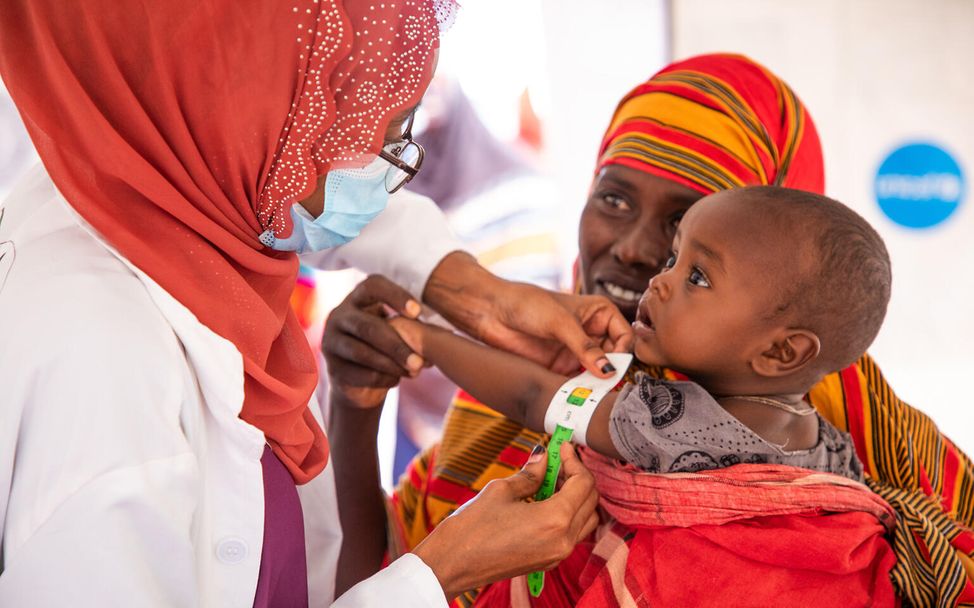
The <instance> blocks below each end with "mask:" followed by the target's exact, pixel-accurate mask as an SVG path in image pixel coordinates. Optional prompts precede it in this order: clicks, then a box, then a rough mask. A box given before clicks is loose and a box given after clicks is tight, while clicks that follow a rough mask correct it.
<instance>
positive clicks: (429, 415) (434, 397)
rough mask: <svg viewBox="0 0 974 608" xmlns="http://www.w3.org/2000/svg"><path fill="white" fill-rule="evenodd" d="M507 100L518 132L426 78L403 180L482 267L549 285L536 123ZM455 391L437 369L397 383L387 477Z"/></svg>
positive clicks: (546, 210)
mask: <svg viewBox="0 0 974 608" xmlns="http://www.w3.org/2000/svg"><path fill="white" fill-rule="evenodd" d="M508 101H509V104H510V106H511V107H514V108H517V109H518V110H519V121H518V122H519V129H518V134H519V137H518V138H517V139H516V140H514V141H511V142H503V141H501V140H500V138H499V137H497V136H496V135H494V134H493V133H491V132H490V130H489V129H488V128H487V127H486V126H485V125H484V123H483V121H481V119H480V117H479V116H478V115H477V112H476V110H475V109H474V107H473V105H472V104H471V103H470V100H469V99H468V98H467V96H466V95H465V94H464V92H463V90H462V89H461V87H460V85H459V84H458V83H457V82H456V81H455V80H453V79H451V78H438V79H436V80H434V83H433V85H432V86H431V87H430V90H429V91H428V92H427V94H426V97H425V98H424V99H423V103H422V105H421V106H420V112H419V115H418V116H417V129H418V130H417V132H416V133H414V135H415V136H416V138H417V140H418V141H420V142H422V144H423V147H424V148H426V160H425V161H424V163H423V171H421V172H420V173H419V175H417V176H416V178H415V179H414V180H413V181H411V182H410V183H409V189H410V190H412V191H413V192H417V193H419V194H422V195H425V196H428V197H430V198H431V199H433V201H434V202H436V204H437V205H439V206H440V208H441V209H443V211H444V212H446V214H447V217H448V219H449V221H450V225H451V227H452V228H453V230H454V231H455V232H456V233H457V236H459V237H460V239H461V240H462V241H463V242H464V244H465V245H466V246H467V249H468V251H470V253H472V254H473V255H474V256H476V257H477V260H478V261H479V262H480V263H481V264H482V265H484V266H485V267H486V268H488V269H489V270H491V271H492V272H494V273H495V274H497V275H499V276H502V277H504V278H506V279H510V280H513V281H524V282H527V283H533V284H536V285H540V286H542V287H546V288H548V289H557V288H558V287H559V285H560V284H561V280H560V279H561V276H560V274H561V266H562V264H561V259H562V255H561V253H560V251H559V239H558V234H557V229H556V225H555V224H554V222H553V221H552V219H553V218H555V217H557V216H558V213H559V210H558V204H557V203H558V201H557V200H556V193H555V190H554V188H553V187H552V185H551V182H550V181H549V179H548V178H546V177H544V176H543V175H542V174H541V173H540V172H539V170H538V164H539V156H538V153H539V151H540V148H541V130H540V128H539V123H538V119H537V116H536V115H535V113H534V111H533V108H532V107H531V103H530V98H529V96H528V94H527V92H526V91H525V92H524V94H522V95H521V96H520V98H512V99H509V100H508ZM456 390H457V387H456V385H454V384H453V383H452V382H450V381H449V380H448V379H447V378H446V377H445V376H443V375H442V374H441V373H440V372H439V370H437V369H431V370H427V371H426V372H424V373H423V374H422V375H420V377H419V378H416V379H408V380H404V381H402V382H401V383H400V385H399V403H398V406H399V407H398V424H397V429H398V433H397V437H396V456H395V467H394V471H393V475H394V476H395V477H398V475H399V474H400V473H401V472H402V471H403V470H404V469H405V466H406V464H408V463H409V461H410V460H412V457H413V456H414V455H415V454H416V452H417V450H419V449H423V448H426V447H428V446H429V445H431V444H433V443H434V442H435V441H437V440H438V439H439V436H440V430H441V427H442V422H443V415H444V414H445V413H446V409H447V407H448V406H449V405H450V402H451V401H452V398H453V395H454V393H455V392H456Z"/></svg>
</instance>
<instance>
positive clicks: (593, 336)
mask: <svg viewBox="0 0 974 608" xmlns="http://www.w3.org/2000/svg"><path fill="white" fill-rule="evenodd" d="M423 299H424V300H425V301H426V303H428V304H429V305H430V306H432V307H433V308H435V309H436V310H437V311H438V312H439V313H440V314H442V315H443V316H444V317H445V318H446V319H447V320H449V321H450V322H451V323H453V324H454V325H455V326H456V327H457V328H459V329H461V330H463V331H465V332H466V333H468V334H470V335H471V336H473V337H475V338H477V339H479V340H482V341H483V342H486V343H487V344H490V345H492V346H496V347H499V348H503V349H505V350H508V351H511V352H514V353H517V354H519V355H521V356H523V357H527V358H529V359H531V360H533V361H536V362H538V363H540V364H542V365H545V366H547V367H549V368H551V369H555V370H556V371H559V372H562V373H568V372H570V371H572V369H573V368H574V366H575V365H577V363H578V362H580V363H581V364H582V365H583V366H584V367H585V368H586V369H588V370H589V371H591V372H592V373H594V374H596V375H597V376H600V377H606V376H608V375H609V373H610V372H611V371H612V370H611V367H610V368H606V369H603V368H605V367H606V365H608V363H609V361H608V359H607V358H606V357H605V352H606V351H607V350H608V351H626V350H628V349H629V348H630V347H631V345H632V328H631V327H630V325H629V322H628V321H627V320H626V319H625V317H623V316H622V313H621V312H619V309H618V308H616V307H615V306H614V305H613V304H612V303H611V302H610V301H609V300H608V299H606V298H603V297H601V296H580V295H565V294H555V293H552V292H549V291H547V290H544V289H541V288H540V287H535V286H533V285H528V284H526V283H515V282H511V281H505V280H503V279H501V278H499V277H497V276H494V275H493V274H491V273H490V272H488V271H487V270H486V269H485V268H483V267H482V266H480V265H479V264H478V263H477V261H476V260H475V259H474V258H473V257H472V256H470V255H469V254H466V253H464V252H459V251H457V252H453V253H451V254H450V255H448V256H446V257H445V258H443V260H442V261H441V262H440V264H439V265H438V266H437V267H436V269H435V270H434V271H433V274H432V275H431V276H430V279H429V281H428V282H427V284H426V288H425V290H424V292H423Z"/></svg>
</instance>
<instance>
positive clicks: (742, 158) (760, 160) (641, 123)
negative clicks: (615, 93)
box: [596, 54, 825, 194]
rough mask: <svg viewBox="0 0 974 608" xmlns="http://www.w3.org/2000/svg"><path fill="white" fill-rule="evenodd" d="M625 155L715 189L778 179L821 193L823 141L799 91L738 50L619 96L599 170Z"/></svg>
mask: <svg viewBox="0 0 974 608" xmlns="http://www.w3.org/2000/svg"><path fill="white" fill-rule="evenodd" d="M613 164H618V165H625V166H627V167H631V168H633V169H637V170H639V171H645V172H648V173H652V174H654V175H658V176H660V177H663V178H666V179H669V180H672V181H675V182H678V183H680V184H683V185H685V186H688V187H690V188H692V189H694V190H697V191H698V192H702V193H704V194H709V193H711V192H717V191H719V190H727V189H729V188H736V187H739V186H749V185H774V186H787V187H790V188H797V189H800V190H808V191H811V192H817V193H820V194H821V193H824V190H825V177H824V170H823V162H822V146H821V143H820V142H819V139H818V133H817V131H816V130H815V125H814V123H813V122H812V119H811V117H810V116H809V115H808V113H807V112H806V111H805V106H804V105H803V104H802V102H801V101H800V100H799V99H798V96H797V95H795V93H794V91H792V90H791V88H790V87H789V86H788V85H787V84H785V82H784V81H783V80H781V79H780V78H778V77H777V76H775V75H774V74H772V73H771V72H769V71H768V70H767V69H766V68H764V67H763V66H761V65H759V64H757V63H755V62H753V61H751V60H750V59H748V58H747V57H744V56H741V55H730V54H712V55H699V56H696V57H692V58H690V59H686V60H684V61H679V62H677V63H673V64H670V65H668V66H667V67H665V68H664V69H662V70H661V71H660V72H658V73H657V74H656V75H654V76H653V77H652V78H651V79H649V80H648V81H646V82H644V83H642V84H640V85H639V86H637V87H636V88H634V89H633V90H632V91H630V92H629V94H628V95H626V96H625V97H624V98H623V99H622V101H620V102H619V105H618V107H617V108H616V111H615V114H614V115H613V116H612V121H611V122H610V123H609V127H608V129H607V130H606V132H605V136H604V137H603V139H602V145H601V148H600V149H599V159H598V163H597V165H596V171H599V170H601V169H602V168H603V167H605V166H607V165H613Z"/></svg>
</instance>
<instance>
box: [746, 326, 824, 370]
mask: <svg viewBox="0 0 974 608" xmlns="http://www.w3.org/2000/svg"><path fill="white" fill-rule="evenodd" d="M821 351H822V342H821V341H820V340H819V339H818V336H817V335H815V333H813V332H811V331H808V330H807V329H787V330H782V332H781V334H780V335H779V336H777V337H776V338H775V340H774V342H772V344H771V347H770V348H768V349H766V350H765V351H764V352H762V353H761V354H760V355H758V356H757V357H755V358H754V359H752V360H751V368H752V369H753V370H754V372H755V373H757V374H758V375H759V376H765V377H768V378H780V377H781V376H787V375H789V374H793V373H795V372H797V371H799V370H802V369H804V368H805V367H807V366H808V365H809V364H810V363H811V362H812V361H814V360H815V359H817V358H818V354H819V353H820V352H821Z"/></svg>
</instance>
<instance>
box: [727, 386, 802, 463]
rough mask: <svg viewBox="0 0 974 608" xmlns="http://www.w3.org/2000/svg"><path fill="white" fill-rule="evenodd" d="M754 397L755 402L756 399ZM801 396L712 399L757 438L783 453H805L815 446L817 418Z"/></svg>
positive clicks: (740, 396)
mask: <svg viewBox="0 0 974 608" xmlns="http://www.w3.org/2000/svg"><path fill="white" fill-rule="evenodd" d="M755 397H757V398H755ZM802 397H803V396H802V395H801V394H794V393H793V394H781V395H727V396H716V395H715V396H714V398H715V399H716V400H717V403H719V404H720V406H721V407H723V408H724V410H726V411H727V413H728V414H730V415H731V416H733V417H735V418H737V419H738V420H739V421H740V422H741V424H743V425H744V426H746V427H748V428H749V429H751V430H752V431H754V433H755V434H757V435H758V437H761V438H762V439H764V440H765V441H767V442H769V443H773V444H775V445H777V446H779V447H781V449H783V450H788V451H794V450H806V449H809V448H813V447H815V445H816V444H817V443H818V417H817V416H813V415H807V414H810V413H812V412H814V409H813V408H812V405H811V404H809V403H808V402H806V401H804V400H803V398H802Z"/></svg>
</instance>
